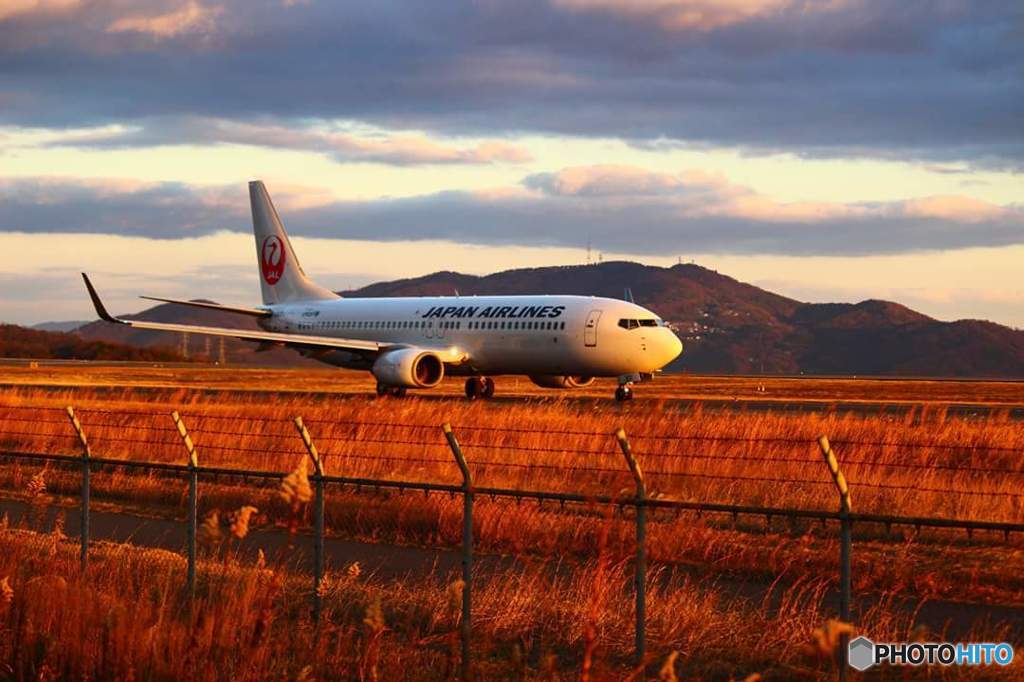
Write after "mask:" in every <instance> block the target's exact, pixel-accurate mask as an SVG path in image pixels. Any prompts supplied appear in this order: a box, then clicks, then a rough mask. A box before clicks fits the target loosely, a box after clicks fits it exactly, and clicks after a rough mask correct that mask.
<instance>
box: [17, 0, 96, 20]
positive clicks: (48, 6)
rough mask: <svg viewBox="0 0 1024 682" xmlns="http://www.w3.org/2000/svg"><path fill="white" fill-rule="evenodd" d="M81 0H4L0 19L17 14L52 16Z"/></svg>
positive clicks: (73, 6) (67, 10)
mask: <svg viewBox="0 0 1024 682" xmlns="http://www.w3.org/2000/svg"><path fill="white" fill-rule="evenodd" d="M81 4H82V0H4V2H2V3H0V21H4V20H5V19H10V18H12V17H19V16H53V15H58V14H63V13H65V12H69V11H71V10H73V9H76V8H77V7H78V6H79V5H81Z"/></svg>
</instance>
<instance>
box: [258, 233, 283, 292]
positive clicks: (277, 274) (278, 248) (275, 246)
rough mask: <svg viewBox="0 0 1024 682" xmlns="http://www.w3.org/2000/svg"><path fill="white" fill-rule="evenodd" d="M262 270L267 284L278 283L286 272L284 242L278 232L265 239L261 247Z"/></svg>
mask: <svg viewBox="0 0 1024 682" xmlns="http://www.w3.org/2000/svg"><path fill="white" fill-rule="evenodd" d="M260 271H261V272H262V273H263V279H264V280H265V281H266V283H267V284H277V281H278V280H279V279H281V276H282V275H283V274H284V243H282V242H281V238H280V237H278V236H277V235H276V234H272V235H270V236H269V237H267V238H266V239H264V240H263V245H262V246H261V247H260Z"/></svg>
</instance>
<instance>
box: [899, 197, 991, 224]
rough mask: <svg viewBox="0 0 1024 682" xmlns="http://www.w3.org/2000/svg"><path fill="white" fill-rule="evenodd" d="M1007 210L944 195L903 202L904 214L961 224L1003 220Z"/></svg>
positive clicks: (966, 198) (967, 198) (979, 201)
mask: <svg viewBox="0 0 1024 682" xmlns="http://www.w3.org/2000/svg"><path fill="white" fill-rule="evenodd" d="M1009 212H1010V211H1008V210H1007V209H1006V208H1003V207H1002V206H996V205H995V204H990V203H988V202H985V201H981V200H979V199H973V198H971V197H965V196H962V195H959V196H958V195H942V196H934V197H925V198H923V199H910V200H908V201H905V202H903V213H904V214H905V215H908V216H915V217H921V218H942V219H945V220H956V221H960V222H969V223H973V222H981V221H985V220H994V219H996V218H1003V217H1006V216H1007V215H1008V214H1009Z"/></svg>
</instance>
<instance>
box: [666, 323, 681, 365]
mask: <svg viewBox="0 0 1024 682" xmlns="http://www.w3.org/2000/svg"><path fill="white" fill-rule="evenodd" d="M661 346H662V348H663V349H664V352H665V362H664V364H666V365H667V364H668V363H670V362H672V361H673V360H675V359H676V358H678V357H679V354H680V353H682V352H683V342H682V341H680V340H679V337H678V336H676V334H675V332H674V331H672V330H671V329H666V330H665V340H664V341H663V342H662V344H661Z"/></svg>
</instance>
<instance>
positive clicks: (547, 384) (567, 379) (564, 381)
mask: <svg viewBox="0 0 1024 682" xmlns="http://www.w3.org/2000/svg"><path fill="white" fill-rule="evenodd" d="M530 381H532V382H533V383H535V384H537V385H538V386H540V387H541V388H581V387H583V386H589V385H590V384H592V383H594V377H581V376H570V375H566V374H538V375H535V376H531V377H530Z"/></svg>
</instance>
